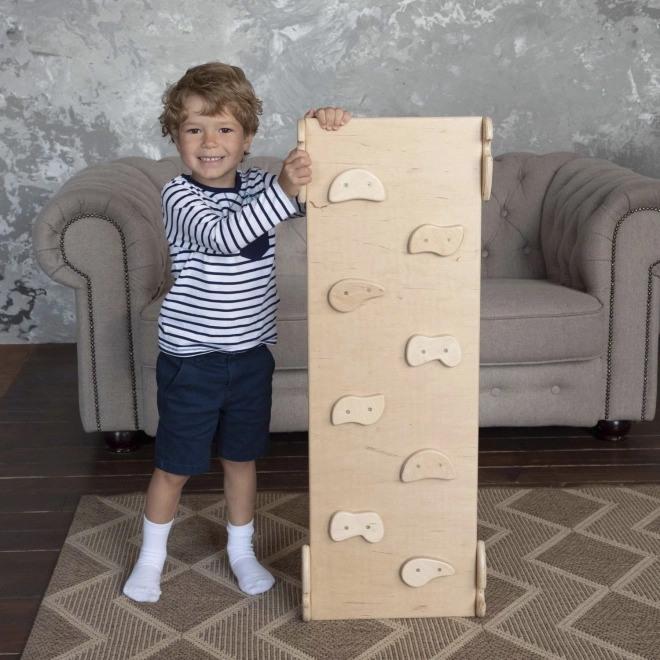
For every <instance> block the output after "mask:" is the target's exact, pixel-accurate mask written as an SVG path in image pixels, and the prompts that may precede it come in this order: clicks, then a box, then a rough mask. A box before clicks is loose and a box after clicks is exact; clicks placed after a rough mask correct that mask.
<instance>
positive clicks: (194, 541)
mask: <svg viewBox="0 0 660 660" xmlns="http://www.w3.org/2000/svg"><path fill="white" fill-rule="evenodd" d="M226 547H227V530H226V529H225V528H224V527H221V526H219V525H218V524H217V523H214V522H212V521H210V520H207V519H206V518H200V517H199V516H194V517H192V518H187V519H186V520H181V521H180V522H177V523H176V524H175V525H172V529H171V531H170V536H169V538H168V539H167V554H168V555H170V556H171V557H174V558H175V559H178V560H179V561H182V562H184V563H185V564H196V563H197V562H198V561H201V560H202V559H204V558H205V557H209V556H210V555H213V554H215V553H216V552H218V551H219V550H222V549H223V548H226Z"/></svg>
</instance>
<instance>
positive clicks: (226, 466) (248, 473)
mask: <svg viewBox="0 0 660 660" xmlns="http://www.w3.org/2000/svg"><path fill="white" fill-rule="evenodd" d="M220 462H221V463H222V469H223V471H224V474H225V478H224V490H225V499H226V502H227V517H228V518H229V524H228V525H227V534H228V536H229V539H228V541H227V554H228V555H229V564H230V566H231V570H232V571H233V572H234V575H235V576H236V578H237V579H238V586H239V587H240V588H241V590H242V591H244V592H245V593H246V594H250V595H255V594H261V593H263V592H264V591H268V590H269V589H270V588H271V587H272V586H273V585H274V584H275V578H274V577H273V576H272V574H271V573H270V572H269V571H268V570H266V569H265V568H264V567H263V566H262V565H261V564H260V563H259V562H258V560H257V558H256V556H255V554H254V550H253V548H252V534H253V533H254V506H255V501H256V498H257V469H256V464H255V462H254V461H246V462H237V461H229V460H227V459H224V458H220Z"/></svg>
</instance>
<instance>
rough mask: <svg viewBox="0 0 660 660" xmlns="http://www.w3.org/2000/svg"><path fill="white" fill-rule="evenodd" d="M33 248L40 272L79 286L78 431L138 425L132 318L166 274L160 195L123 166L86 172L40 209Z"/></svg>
mask: <svg viewBox="0 0 660 660" xmlns="http://www.w3.org/2000/svg"><path fill="white" fill-rule="evenodd" d="M132 160H140V161H144V163H145V165H146V166H148V164H149V163H150V164H151V166H152V167H158V166H159V164H158V163H155V162H154V161H150V160H149V159H146V158H145V159H132ZM161 163H163V161H161ZM164 167H169V166H168V165H167V163H165V165H164ZM171 167H172V169H173V170H174V168H175V166H174V164H171ZM176 174H177V172H175V171H173V172H172V177H173V176H176ZM172 177H170V178H172ZM33 246H34V251H35V255H36V258H37V260H38V262H39V264H40V265H41V267H42V268H43V270H44V271H45V272H46V274H47V275H49V276H50V277H51V278H52V279H54V280H55V281H57V282H59V283H61V284H64V285H65V286H69V287H72V288H73V289H75V293H76V314H77V342H78V374H79V394H80V397H79V398H80V413H81V418H82V422H83V427H84V429H85V430H86V431H97V430H98V431H101V430H103V431H127V430H133V429H139V428H142V426H141V421H140V417H141V412H142V397H141V389H142V384H141V379H140V375H139V369H137V365H138V364H139V355H140V351H141V347H140V344H139V341H138V338H137V334H138V333H137V323H138V315H139V313H140V311H141V309H142V308H144V307H145V306H146V305H148V304H149V303H150V302H151V300H153V299H154V298H156V297H157V296H158V294H159V292H160V290H161V289H162V288H163V287H164V286H165V285H166V280H167V277H168V275H169V272H170V266H169V252H168V248H167V240H166V238H165V230H164V226H163V222H162V212H161V201H160V189H159V188H158V187H157V185H156V184H155V183H154V181H152V180H151V179H150V178H149V177H148V176H146V175H145V174H144V172H142V171H140V169H138V168H136V167H134V166H132V165H131V164H130V163H127V162H122V161H115V162H111V163H107V164H101V165H94V166H92V167H88V168H86V169H84V170H82V171H81V172H79V173H78V174H76V175H75V176H74V177H72V178H71V179H70V180H69V181H68V182H67V183H66V184H64V185H63V186H62V188H61V189H60V191H59V192H58V193H57V194H56V195H55V196H54V197H53V199H51V201H50V202H49V203H48V204H47V205H46V206H45V207H44V208H43V209H42V211H41V213H40V214H39V215H38V217H37V219H36V221H35V224H34V227H33Z"/></svg>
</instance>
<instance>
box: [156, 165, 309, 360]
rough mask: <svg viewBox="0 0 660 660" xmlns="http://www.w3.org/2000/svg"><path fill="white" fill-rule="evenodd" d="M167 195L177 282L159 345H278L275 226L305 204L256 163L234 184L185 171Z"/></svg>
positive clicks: (208, 348) (228, 349) (187, 351)
mask: <svg viewBox="0 0 660 660" xmlns="http://www.w3.org/2000/svg"><path fill="white" fill-rule="evenodd" d="M162 200H163V218H164V221H165V232H166V234H167V241H168V243H169V246H170V255H171V257H172V274H173V275H174V278H175V282H174V285H173V286H172V289H171V290H170V291H169V293H168V294H167V295H166V296H165V300H164V301H163V305H162V308H161V312H160V317H159V318H158V344H159V346H160V349H161V350H162V351H164V352H165V353H169V354H171V355H178V356H181V357H188V356H192V355H202V354H203V353H210V352H212V351H222V352H225V353H236V352H239V351H246V350H248V349H250V348H253V347H255V346H258V345H259V344H275V343H276V341H277V331H276V328H275V315H276V314H277V305H278V303H279V297H278V295H277V289H276V287H275V226H276V225H277V224H279V223H280V222H282V221H284V220H286V219H287V218H290V217H291V216H302V215H304V214H305V207H304V205H300V204H298V201H297V200H296V199H295V198H294V199H293V200H289V199H287V196H286V194H285V193H284V191H283V190H282V188H281V187H280V185H279V184H278V183H277V176H276V175H274V174H270V173H268V172H264V171H263V170H261V169H259V168H256V167H252V168H250V169H249V170H247V171H246V172H237V173H236V185H235V187H234V188H211V187H210V186H205V185H203V184H201V183H197V182H196V181H194V180H193V179H191V178H190V177H189V176H187V175H181V176H178V177H176V178H175V179H173V180H172V181H170V182H169V183H168V184H167V185H166V186H165V187H164V188H163V192H162Z"/></svg>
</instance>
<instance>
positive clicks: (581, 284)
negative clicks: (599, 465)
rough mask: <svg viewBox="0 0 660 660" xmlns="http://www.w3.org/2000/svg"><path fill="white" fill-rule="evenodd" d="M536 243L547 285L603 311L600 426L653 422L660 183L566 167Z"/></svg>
mask: <svg viewBox="0 0 660 660" xmlns="http://www.w3.org/2000/svg"><path fill="white" fill-rule="evenodd" d="M541 244H542V247H543V256H544V258H545V263H546V269H547V274H548V279H549V280H551V281H553V282H555V283H557V284H563V285H565V286H570V287H572V288H576V289H580V290H582V291H586V292H587V293H590V294H591V295H593V296H595V297H596V298H598V299H599V300H600V301H601V302H602V303H603V305H604V306H605V309H606V318H607V319H608V328H607V334H608V348H607V355H606V359H605V361H604V369H605V370H606V379H605V382H606V385H605V391H604V392H603V419H647V420H648V419H653V416H654V414H655V405H656V381H657V348H658V329H659V321H660V309H659V304H658V303H659V298H658V281H657V280H658V275H660V271H659V270H658V267H657V264H658V263H660V181H658V180H656V179H652V178H649V177H645V176H641V175H639V174H636V173H634V172H632V171H631V170H628V169H625V168H623V167H620V166H618V165H615V164H614V163H610V162H608V161H605V160H601V159H597V158H580V159H576V160H573V161H571V162H569V163H567V164H566V165H564V166H563V167H562V168H560V169H559V171H558V172H557V174H556V175H555V177H554V179H553V181H552V183H551V185H550V187H549V188H548V192H547V195H546V199H545V202H544V207H543V214H542V220H541Z"/></svg>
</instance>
